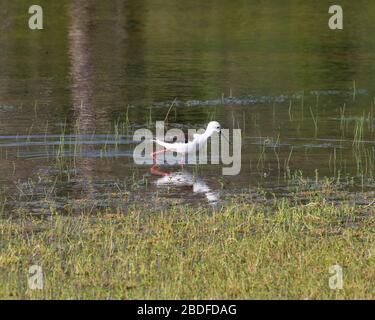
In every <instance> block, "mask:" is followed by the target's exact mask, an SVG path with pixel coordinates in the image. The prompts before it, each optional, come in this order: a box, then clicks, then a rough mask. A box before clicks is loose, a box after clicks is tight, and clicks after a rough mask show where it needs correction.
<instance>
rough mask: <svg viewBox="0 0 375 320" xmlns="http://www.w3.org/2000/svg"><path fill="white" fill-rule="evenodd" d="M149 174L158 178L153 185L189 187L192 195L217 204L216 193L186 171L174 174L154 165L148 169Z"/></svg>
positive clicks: (217, 197) (201, 180)
mask: <svg viewBox="0 0 375 320" xmlns="http://www.w3.org/2000/svg"><path fill="white" fill-rule="evenodd" d="M150 172H151V174H153V175H155V176H159V177H160V178H159V179H157V180H156V182H155V184H156V185H157V186H159V187H161V186H175V187H177V188H181V187H191V188H192V190H193V193H195V194H204V195H205V197H206V198H207V201H208V203H210V204H212V205H215V204H217V203H218V202H219V196H218V193H217V192H215V191H212V190H211V188H210V187H209V186H208V185H207V183H206V182H205V181H204V180H203V179H201V178H199V177H197V176H193V175H192V174H191V173H190V172H188V171H186V170H181V171H176V172H164V171H162V170H161V169H160V168H158V167H157V166H156V165H153V166H152V167H151V169H150Z"/></svg>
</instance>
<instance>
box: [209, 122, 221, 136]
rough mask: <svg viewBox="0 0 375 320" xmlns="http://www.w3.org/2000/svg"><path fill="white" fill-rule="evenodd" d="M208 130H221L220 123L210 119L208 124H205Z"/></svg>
mask: <svg viewBox="0 0 375 320" xmlns="http://www.w3.org/2000/svg"><path fill="white" fill-rule="evenodd" d="M206 130H207V131H208V132H212V133H213V132H218V133H220V131H221V126H220V123H219V122H217V121H211V122H210V123H209V124H208V125H207V129H206Z"/></svg>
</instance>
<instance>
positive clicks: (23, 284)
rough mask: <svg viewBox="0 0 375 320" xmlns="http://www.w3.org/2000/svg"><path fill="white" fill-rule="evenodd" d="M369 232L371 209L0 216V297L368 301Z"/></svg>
mask: <svg viewBox="0 0 375 320" xmlns="http://www.w3.org/2000/svg"><path fill="white" fill-rule="evenodd" d="M374 230H375V216H374V213H373V209H372V207H371V206H367V207H365V206H363V207H359V206H351V205H346V204H345V205H344V204H343V205H339V206H335V205H332V204H330V203H325V202H324V201H311V202H310V203H308V204H307V205H293V204H290V203H288V202H287V201H281V200H280V201H278V202H275V203H274V204H273V205H271V206H270V205H267V206H262V205H252V204H250V205H249V204H240V203H236V204H233V205H226V206H225V207H223V208H221V209H218V210H216V212H213V211H212V210H211V209H207V208H201V209H197V208H195V209H187V208H178V207H176V208H170V209H168V210H165V211H150V210H148V211H147V212H145V211H144V210H141V209H139V210H137V209H134V210H133V211H131V212H129V213H127V214H116V215H111V214H105V215H104V214H103V215H102V216H95V217H92V216H91V217H88V216H59V215H53V216H52V218H51V219H49V220H45V219H38V218H35V217H34V218H33V217H29V216H21V217H18V218H17V219H15V218H13V219H10V218H2V219H1V220H0V235H1V255H0V298H6V299H14V298H57V299H60V298H70V299H71V298H112V299H118V298H126V299H127V298H137V299H138V298H146V299H148V298H153V299H164V298H171V299H179V298H189V299H190V298H192V299H195V298H202V299H211V298H213V299H215V298H220V299H227V298H234V299H237V298H241V299H250V298H251V299H253V298H272V299H279V298H281V299H286V298H296V299H324V298H334V299H342V298H354V299H359V298H375V247H374V244H375V241H374V240H375V233H374ZM335 264H338V265H340V266H342V268H343V289H342V290H336V291H335V290H331V289H330V288H329V285H328V281H329V277H330V276H332V274H330V273H329V267H330V266H332V265H335ZM31 265H40V266H41V267H42V268H43V272H44V289H43V290H30V289H28V285H27V283H28V282H27V277H28V268H29V266H31Z"/></svg>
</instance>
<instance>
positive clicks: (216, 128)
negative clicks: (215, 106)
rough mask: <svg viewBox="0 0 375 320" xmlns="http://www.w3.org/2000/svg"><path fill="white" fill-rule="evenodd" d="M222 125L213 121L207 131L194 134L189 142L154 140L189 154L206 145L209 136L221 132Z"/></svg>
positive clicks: (180, 152) (166, 146) (178, 151)
mask: <svg viewBox="0 0 375 320" xmlns="http://www.w3.org/2000/svg"><path fill="white" fill-rule="evenodd" d="M220 130H221V126H220V124H219V123H218V122H217V121H211V122H210V123H209V124H208V125H207V128H206V131H205V132H204V133H202V134H198V133H196V134H194V137H193V140H192V141H189V142H187V143H184V142H174V143H168V142H164V141H160V140H152V141H155V142H156V143H157V144H158V145H160V146H162V147H164V148H165V149H166V150H168V151H172V152H177V153H179V154H183V155H186V154H189V153H192V152H196V151H198V150H200V149H201V148H203V147H204V145H205V144H206V143H207V140H208V138H209V137H211V136H212V135H213V133H215V132H217V133H220Z"/></svg>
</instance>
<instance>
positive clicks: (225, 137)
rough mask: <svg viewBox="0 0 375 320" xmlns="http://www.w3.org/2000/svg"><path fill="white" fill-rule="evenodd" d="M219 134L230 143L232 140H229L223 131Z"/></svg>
mask: <svg viewBox="0 0 375 320" xmlns="http://www.w3.org/2000/svg"><path fill="white" fill-rule="evenodd" d="M219 134H220V135H221V136H222V137H223V138H224V139H225V140H226V141H227V142H228V143H229V144H230V141H229V140H228V138H227V137H226V136H225V135H224V134H223V133H222V132H221V131H220V133H219Z"/></svg>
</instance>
